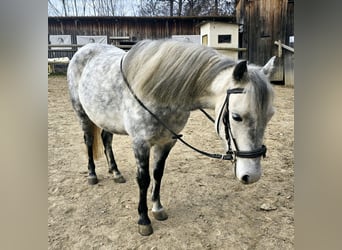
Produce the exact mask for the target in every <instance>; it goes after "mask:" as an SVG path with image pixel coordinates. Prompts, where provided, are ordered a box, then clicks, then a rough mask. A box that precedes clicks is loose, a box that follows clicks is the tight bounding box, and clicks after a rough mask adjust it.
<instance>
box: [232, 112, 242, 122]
mask: <svg viewBox="0 0 342 250" xmlns="http://www.w3.org/2000/svg"><path fill="white" fill-rule="evenodd" d="M232 117H233V119H234V121H237V122H242V118H241V116H240V115H238V114H236V113H232Z"/></svg>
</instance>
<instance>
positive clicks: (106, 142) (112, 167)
mask: <svg viewBox="0 0 342 250" xmlns="http://www.w3.org/2000/svg"><path fill="white" fill-rule="evenodd" d="M101 138H102V142H103V146H104V153H105V156H106V159H107V163H108V166H109V170H108V172H109V173H113V174H114V181H115V182H117V183H124V182H126V180H125V178H124V177H123V176H122V175H121V173H120V171H119V169H118V166H117V165H116V162H115V158H114V154H113V150H112V141H113V134H112V133H110V132H107V131H105V130H102V132H101Z"/></svg>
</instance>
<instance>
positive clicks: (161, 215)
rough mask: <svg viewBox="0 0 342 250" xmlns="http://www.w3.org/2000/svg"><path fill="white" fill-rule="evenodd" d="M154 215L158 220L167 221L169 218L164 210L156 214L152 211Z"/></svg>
mask: <svg viewBox="0 0 342 250" xmlns="http://www.w3.org/2000/svg"><path fill="white" fill-rule="evenodd" d="M152 214H153V217H154V218H155V219H156V220H166V219H167V218H168V216H167V213H166V212H165V210H164V209H162V210H159V211H156V212H154V211H152Z"/></svg>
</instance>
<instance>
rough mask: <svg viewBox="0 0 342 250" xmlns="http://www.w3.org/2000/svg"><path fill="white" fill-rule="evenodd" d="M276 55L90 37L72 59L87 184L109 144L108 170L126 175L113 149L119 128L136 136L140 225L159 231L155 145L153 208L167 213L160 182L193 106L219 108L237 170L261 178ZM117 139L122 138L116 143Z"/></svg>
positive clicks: (243, 177) (247, 179) (244, 178)
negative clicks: (254, 58)
mask: <svg viewBox="0 0 342 250" xmlns="http://www.w3.org/2000/svg"><path fill="white" fill-rule="evenodd" d="M273 64H274V58H272V59H270V61H269V62H268V63H267V64H266V65H265V66H264V67H257V66H254V65H247V63H246V61H241V62H238V63H237V62H234V61H232V60H230V59H228V58H227V57H224V56H222V55H221V54H219V53H217V52H216V51H215V50H213V49H211V48H208V47H204V46H201V45H196V44H192V43H182V42H177V41H172V40H163V41H150V40H146V41H141V42H139V43H137V44H136V45H135V46H133V48H132V49H131V50H130V51H129V52H125V51H123V50H121V49H119V48H116V47H114V46H111V45H101V44H89V45H86V46H84V47H82V48H81V49H79V50H78V52H77V53H76V54H75V55H74V57H73V58H72V60H71V61H70V64H69V67H68V74H67V78H68V84H69V90H70V97H71V101H72V106H73V108H74V110H75V112H76V114H77V116H78V118H79V121H80V124H81V126H82V130H83V132H84V142H85V144H86V147H87V152H88V169H89V176H88V182H89V184H96V183H97V182H98V180H97V176H96V172H95V164H94V159H96V155H97V152H98V151H97V150H98V149H99V145H98V144H99V143H101V139H102V143H103V146H104V152H105V156H106V158H107V161H108V165H109V172H110V173H113V174H114V180H115V181H116V182H119V183H122V182H125V179H124V177H123V176H122V175H121V173H120V171H119V169H118V167H117V165H116V163H115V159H114V155H113V151H112V137H113V134H127V135H129V136H130V137H131V139H132V143H133V150H134V155H135V159H136V164H137V182H138V185H139V190H140V199H139V205H138V212H139V220H138V225H139V233H140V234H142V235H150V234H152V233H153V229H152V226H151V221H150V219H149V217H148V207H147V198H146V196H147V190H148V187H149V185H150V174H149V158H150V149H151V148H152V147H153V150H154V161H155V162H154V165H153V187H152V202H153V206H152V213H153V215H154V217H155V218H156V219H157V220H165V219H167V214H166V212H165V210H164V208H163V206H162V204H161V202H160V185H161V179H162V176H163V172H164V165H165V161H166V158H167V157H168V155H169V153H170V150H171V149H172V147H173V146H174V145H175V143H176V141H177V139H180V136H178V133H179V132H180V131H181V130H182V129H183V128H184V126H185V124H186V122H187V120H188V118H189V115H190V112H191V111H192V110H196V109H200V108H208V109H215V115H216V118H215V129H216V132H217V133H218V135H219V136H220V137H221V138H222V140H223V142H224V144H225V148H224V150H225V152H227V153H226V154H222V155H219V157H217V155H216V154H215V155H214V156H215V157H216V158H222V159H230V160H232V161H233V163H234V173H235V176H236V177H237V178H238V179H239V180H240V181H241V182H242V183H244V184H249V183H253V182H256V181H257V180H259V178H260V176H261V166H260V159H261V156H263V155H265V153H266V147H265V146H264V145H263V144H262V142H263V137H264V131H265V128H266V124H267V122H268V121H269V120H270V118H271V117H272V115H273V113H274V111H273V104H272V103H273V91H272V87H271V84H270V83H269V80H268V76H269V74H270V72H271V70H272V68H273ZM117 146H118V147H119V145H117Z"/></svg>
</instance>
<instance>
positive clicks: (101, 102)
mask: <svg viewBox="0 0 342 250" xmlns="http://www.w3.org/2000/svg"><path fill="white" fill-rule="evenodd" d="M92 84H94V86H92ZM92 84H91V83H89V82H88V83H86V84H80V86H79V97H80V101H81V104H82V106H83V109H84V110H85V112H86V113H87V115H88V117H89V118H90V120H92V121H93V122H94V123H95V124H96V125H97V126H98V127H100V128H103V129H104V130H106V131H108V132H111V133H115V134H127V131H126V128H125V126H124V122H123V115H122V97H121V95H120V94H118V92H115V91H109V90H108V89H107V88H102V87H101V86H99V85H97V86H95V83H92Z"/></svg>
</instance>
